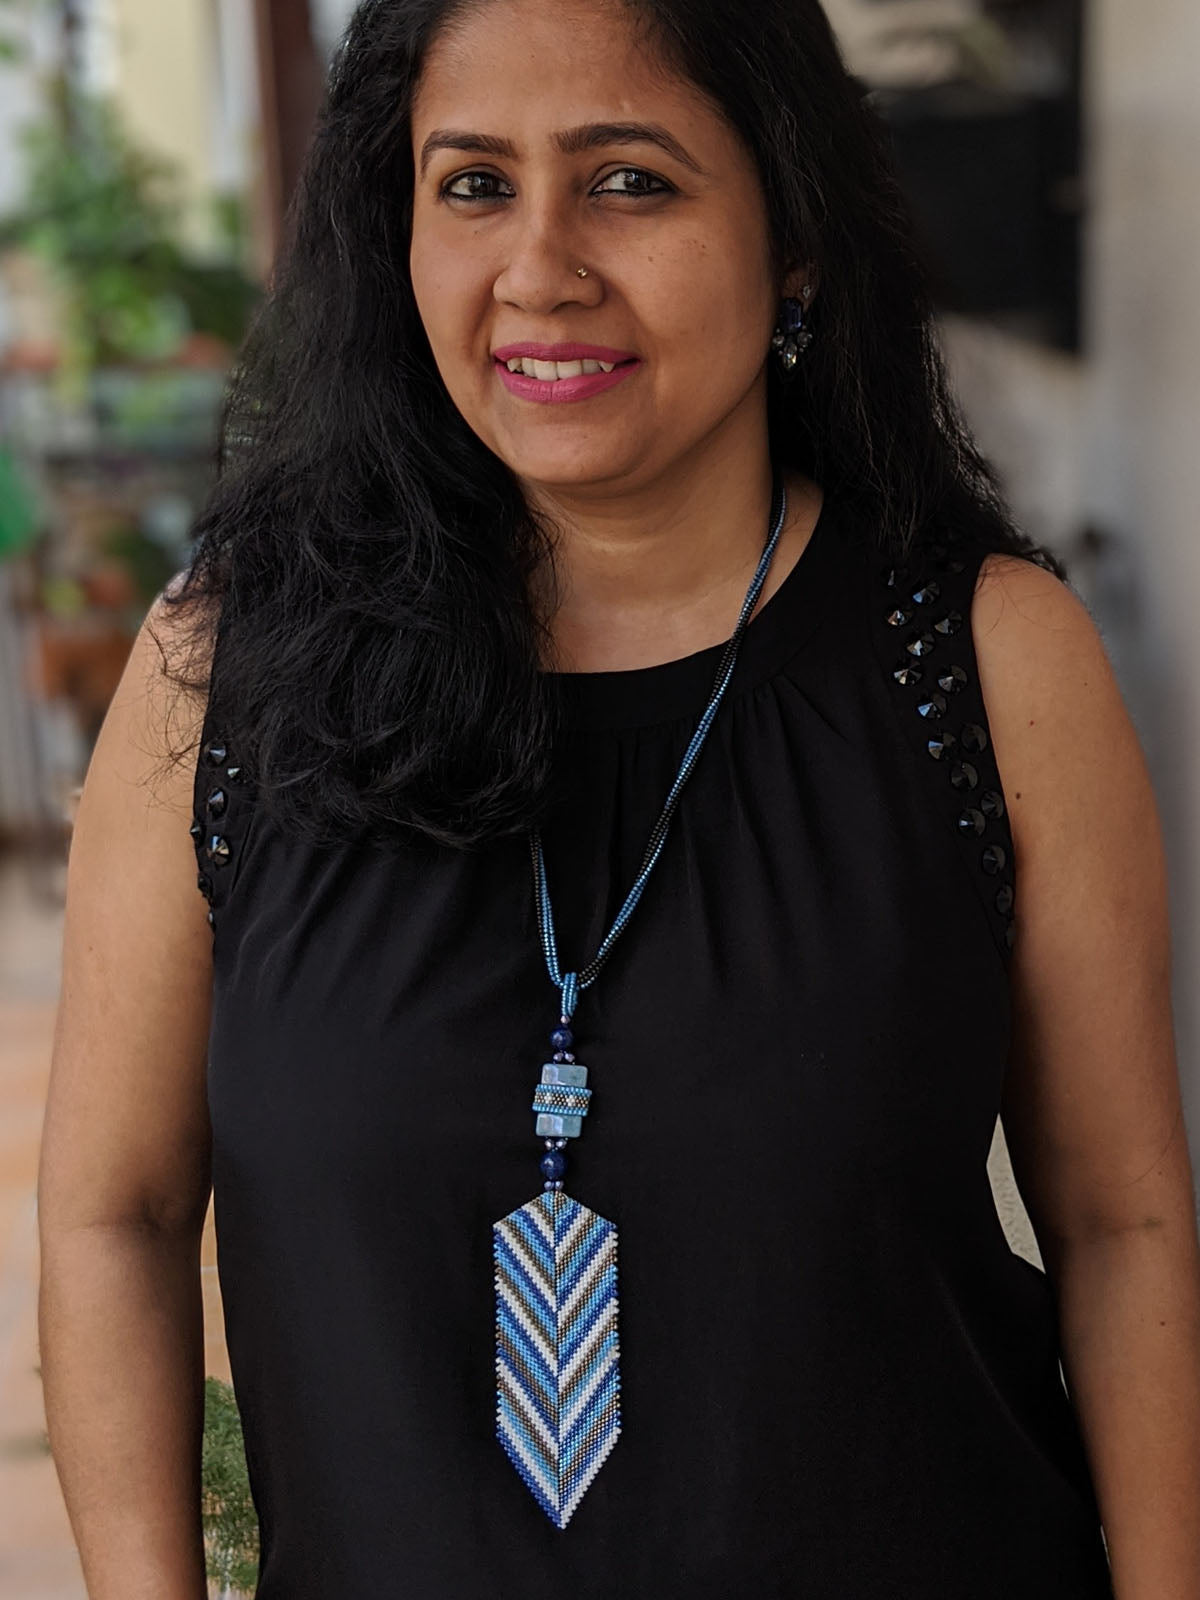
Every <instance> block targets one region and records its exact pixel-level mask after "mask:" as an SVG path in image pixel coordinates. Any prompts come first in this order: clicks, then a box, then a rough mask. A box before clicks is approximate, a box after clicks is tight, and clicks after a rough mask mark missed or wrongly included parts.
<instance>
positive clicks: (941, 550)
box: [929, 543, 950, 561]
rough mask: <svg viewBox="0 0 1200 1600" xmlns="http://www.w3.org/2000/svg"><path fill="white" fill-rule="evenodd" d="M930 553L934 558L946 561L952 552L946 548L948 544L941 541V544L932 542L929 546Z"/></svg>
mask: <svg viewBox="0 0 1200 1600" xmlns="http://www.w3.org/2000/svg"><path fill="white" fill-rule="evenodd" d="M929 554H930V555H931V556H932V557H933V559H934V560H935V561H945V559H946V557H947V556H948V555H949V554H950V552H949V550H947V548H946V546H945V545H944V544H941V543H939V544H931V545H930V546H929Z"/></svg>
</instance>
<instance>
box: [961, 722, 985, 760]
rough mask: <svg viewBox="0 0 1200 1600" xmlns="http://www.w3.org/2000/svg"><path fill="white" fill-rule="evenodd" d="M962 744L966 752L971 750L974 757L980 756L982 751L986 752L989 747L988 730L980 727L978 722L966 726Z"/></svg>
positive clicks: (963, 731)
mask: <svg viewBox="0 0 1200 1600" xmlns="http://www.w3.org/2000/svg"><path fill="white" fill-rule="evenodd" d="M962 743H963V749H964V750H969V751H970V752H971V754H972V755H974V756H977V755H979V754H980V752H981V751H983V750H986V749H987V747H988V736H987V729H986V728H982V727H980V725H979V723H978V722H968V723H966V724H964V726H963V730H962Z"/></svg>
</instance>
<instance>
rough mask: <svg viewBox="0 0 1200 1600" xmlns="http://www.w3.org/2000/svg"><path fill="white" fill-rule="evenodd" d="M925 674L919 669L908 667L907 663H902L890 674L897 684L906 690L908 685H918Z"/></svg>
mask: <svg viewBox="0 0 1200 1600" xmlns="http://www.w3.org/2000/svg"><path fill="white" fill-rule="evenodd" d="M924 676H925V674H924V673H923V672H922V671H921V669H920V667H914V666H910V665H909V663H908V662H907V661H902V662H901V663H900V665H899V666H898V667H896V668H895V669H894V670H893V672H892V677H893V678H895V680H896V682H897V683H902V684H903V685H904V686H905V687H906V688H907V687H908V686H909V685H910V684H914V683H920V681H921V679H922V678H923V677H924Z"/></svg>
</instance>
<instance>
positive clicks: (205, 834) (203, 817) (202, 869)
mask: <svg viewBox="0 0 1200 1600" xmlns="http://www.w3.org/2000/svg"><path fill="white" fill-rule="evenodd" d="M204 734H205V736H204V738H203V741H202V743H201V746H200V756H199V760H198V761H197V763H196V773H195V784H194V791H193V812H192V821H191V826H190V827H189V829H188V832H189V833H190V834H191V837H192V843H193V845H194V847H195V851H196V861H197V865H198V868H199V871H198V875H197V879H196V886H197V888H198V889H199V891H200V893H201V894H202V895H203V896H204V898H205V899H206V900H207V901H208V922H209V926H210V927H215V925H216V916H215V913H216V911H217V910H218V909H219V908H220V906H221V904H222V903H223V901H224V898H225V895H226V894H227V893H228V883H229V879H230V878H231V877H232V875H233V872H232V869H233V868H234V867H235V864H236V861H237V857H238V852H239V850H240V848H241V845H242V842H243V839H244V830H245V826H246V821H247V811H248V804H247V802H248V798H249V796H248V792H247V791H248V783H247V777H246V772H245V768H244V766H243V764H242V763H241V761H240V760H239V759H238V758H237V756H236V755H235V754H234V752H233V751H232V750H231V749H230V747H229V745H228V744H227V742H226V741H225V739H223V738H221V737H219V736H210V729H209V727H208V724H207V722H206V723H205V729H204Z"/></svg>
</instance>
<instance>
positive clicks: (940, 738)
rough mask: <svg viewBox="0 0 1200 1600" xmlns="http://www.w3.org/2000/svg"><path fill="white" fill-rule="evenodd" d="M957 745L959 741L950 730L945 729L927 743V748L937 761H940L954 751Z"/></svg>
mask: <svg viewBox="0 0 1200 1600" xmlns="http://www.w3.org/2000/svg"><path fill="white" fill-rule="evenodd" d="M957 743H958V740H957V739H956V738H955V737H954V735H953V734H952V733H951V732H950V729H949V728H943V729H942V730H941V732H940V733H936V734H934V736H933V738H932V739H930V740H929V741H928V742H927V743H926V745H925V748H926V750H928V751H929V754H930V755H931V756H932V757H933V759H934V760H935V761H940V760H941V759H942V757H943V756H944V755H946V754H947V753H948V752H949V751H951V750H953V749H954V746H955V745H956V744H957Z"/></svg>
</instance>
